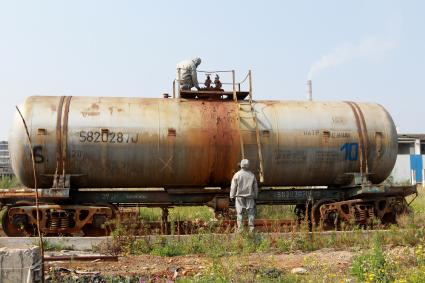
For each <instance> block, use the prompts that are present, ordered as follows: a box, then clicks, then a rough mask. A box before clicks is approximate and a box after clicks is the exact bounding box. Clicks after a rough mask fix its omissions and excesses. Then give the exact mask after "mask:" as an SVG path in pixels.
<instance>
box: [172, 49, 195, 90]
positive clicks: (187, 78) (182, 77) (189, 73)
mask: <svg viewBox="0 0 425 283" xmlns="http://www.w3.org/2000/svg"><path fill="white" fill-rule="evenodd" d="M200 64H201V58H198V57H196V58H193V59H191V60H185V61H182V62H180V63H178V64H177V80H178V81H179V82H180V88H181V89H182V90H190V89H191V88H192V87H196V89H197V90H200V89H201V88H200V87H199V84H198V76H197V74H196V68H197V67H198V66H199V65H200Z"/></svg>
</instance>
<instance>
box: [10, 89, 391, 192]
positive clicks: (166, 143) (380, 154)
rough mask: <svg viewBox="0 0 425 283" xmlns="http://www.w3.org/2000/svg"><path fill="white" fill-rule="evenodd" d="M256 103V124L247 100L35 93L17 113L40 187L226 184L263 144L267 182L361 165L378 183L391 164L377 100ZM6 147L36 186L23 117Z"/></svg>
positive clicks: (292, 181)
mask: <svg viewBox="0 0 425 283" xmlns="http://www.w3.org/2000/svg"><path fill="white" fill-rule="evenodd" d="M253 105H254V109H255V116H256V117H257V119H258V120H257V121H258V123H255V119H253V117H254V115H253V113H252V112H251V110H250V109H251V108H250V105H249V103H248V102H242V103H241V105H240V106H238V104H237V103H235V102H232V101H202V100H194V99H191V100H187V99H152V98H110V97H48V96H34V97H29V98H27V99H26V100H25V102H24V103H23V105H22V106H21V111H22V113H23V115H24V117H25V120H26V122H27V124H28V127H29V131H30V135H31V139H32V143H33V149H34V155H35V162H36V164H35V165H36V174H37V178H38V183H39V186H40V187H43V188H49V187H51V186H52V179H53V176H54V174H55V173H59V174H62V173H65V174H68V175H71V183H72V185H73V186H76V187H85V188H99V187H105V188H126V187H205V186H229V184H230V180H231V177H232V173H233V172H234V171H235V169H236V164H237V162H238V161H239V160H240V158H241V144H243V148H244V153H245V156H246V157H247V158H248V159H251V161H252V167H253V170H254V171H256V170H257V168H259V163H260V161H259V157H258V156H259V150H260V151H261V155H262V163H263V172H264V183H263V184H264V185H265V186H319V185H329V186H339V185H346V184H348V183H349V182H350V181H351V179H352V177H351V175H350V173H355V172H360V171H362V172H364V173H368V174H370V180H371V181H372V182H373V183H380V182H382V181H383V180H385V179H386V177H387V176H388V175H389V174H390V172H391V170H392V168H393V166H394V163H395V159H396V154H397V135H396V129H395V126H394V123H393V121H392V119H391V117H390V115H389V114H388V112H387V111H386V110H385V109H384V108H383V107H382V106H380V105H378V104H374V103H352V102H317V101H315V102H311V101H302V102H301V101H254V102H253ZM256 125H258V132H257V131H256ZM240 135H242V141H241V136H240ZM258 141H259V143H260V147H259V146H258ZM9 148H10V155H11V159H12V166H13V169H14V172H15V174H16V176H17V177H18V179H19V180H20V181H21V182H22V184H24V185H25V186H28V187H33V186H34V180H33V173H32V165H31V158H30V149H29V145H28V142H27V138H26V134H25V129H24V127H23V123H22V121H21V118H20V117H19V116H18V115H16V117H15V119H14V123H13V126H12V130H11V133H10V138H9Z"/></svg>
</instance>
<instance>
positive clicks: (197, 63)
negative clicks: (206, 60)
mask: <svg viewBox="0 0 425 283" xmlns="http://www.w3.org/2000/svg"><path fill="white" fill-rule="evenodd" d="M192 62H193V63H194V64H195V66H196V67H198V66H199V65H200V64H201V58H199V57H195V58H193V59H192Z"/></svg>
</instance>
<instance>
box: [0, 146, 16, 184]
mask: <svg viewBox="0 0 425 283" xmlns="http://www.w3.org/2000/svg"><path fill="white" fill-rule="evenodd" d="M5 177H7V178H11V177H13V171H12V168H11V166H10V156H9V144H8V142H7V141H0V179H3V178H5Z"/></svg>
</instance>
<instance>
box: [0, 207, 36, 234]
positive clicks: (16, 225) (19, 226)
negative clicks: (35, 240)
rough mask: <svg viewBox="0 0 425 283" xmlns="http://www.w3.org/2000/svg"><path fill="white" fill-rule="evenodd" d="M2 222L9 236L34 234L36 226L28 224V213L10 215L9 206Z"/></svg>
mask: <svg viewBox="0 0 425 283" xmlns="http://www.w3.org/2000/svg"><path fill="white" fill-rule="evenodd" d="M1 224H2V228H3V231H4V233H5V234H6V235H7V236H9V237H27V236H32V235H34V227H32V226H31V225H29V224H28V218H27V216H26V215H23V214H22V215H14V216H13V218H11V217H10V216H9V208H8V209H7V210H6V211H5V213H4V214H3V216H2V219H1Z"/></svg>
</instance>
